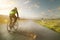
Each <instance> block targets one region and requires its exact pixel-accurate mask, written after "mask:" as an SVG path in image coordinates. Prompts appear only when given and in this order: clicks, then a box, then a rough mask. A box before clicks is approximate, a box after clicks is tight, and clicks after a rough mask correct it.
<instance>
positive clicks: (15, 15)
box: [9, 7, 19, 29]
mask: <svg viewBox="0 0 60 40" xmlns="http://www.w3.org/2000/svg"><path fill="white" fill-rule="evenodd" d="M9 18H10V24H9V27H10V29H12V27H14V24H15V22H16V21H17V18H19V14H18V11H17V8H16V7H14V9H12V10H11V11H10V14H9Z"/></svg>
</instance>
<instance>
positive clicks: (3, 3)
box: [0, 0, 16, 15]
mask: <svg viewBox="0 0 60 40" xmlns="http://www.w3.org/2000/svg"><path fill="white" fill-rule="evenodd" d="M15 6H16V5H15V2H14V1H11V0H0V14H2V15H9V11H10V10H11V9H12V8H13V7H15Z"/></svg>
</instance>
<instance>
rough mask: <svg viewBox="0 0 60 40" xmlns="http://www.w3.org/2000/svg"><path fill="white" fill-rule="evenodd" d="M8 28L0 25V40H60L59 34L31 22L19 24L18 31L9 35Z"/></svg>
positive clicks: (5, 25)
mask: <svg viewBox="0 0 60 40" xmlns="http://www.w3.org/2000/svg"><path fill="white" fill-rule="evenodd" d="M6 27H7V24H0V40H33V38H34V37H36V38H35V39H34V40H60V34H59V33H56V32H54V31H52V30H50V29H48V28H45V27H43V26H41V25H38V24H36V23H35V22H33V21H31V20H28V21H25V22H23V21H22V22H19V24H18V31H16V32H14V33H9V32H8V31H7V29H6ZM21 31H22V32H21ZM36 35H37V36H36Z"/></svg>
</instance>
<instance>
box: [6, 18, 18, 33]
mask: <svg viewBox="0 0 60 40" xmlns="http://www.w3.org/2000/svg"><path fill="white" fill-rule="evenodd" d="M12 25H13V21H12V24H10V21H9V23H7V30H8V32H13V31H17V29H18V18H17V21H16V22H15V24H14V26H12ZM10 26H12V28H11V27H10Z"/></svg>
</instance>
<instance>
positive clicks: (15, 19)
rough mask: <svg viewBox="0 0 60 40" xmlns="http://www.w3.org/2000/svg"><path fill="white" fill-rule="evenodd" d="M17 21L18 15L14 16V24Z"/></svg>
mask: <svg viewBox="0 0 60 40" xmlns="http://www.w3.org/2000/svg"><path fill="white" fill-rule="evenodd" d="M16 21H17V17H16V16H14V22H13V24H15V23H16Z"/></svg>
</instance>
